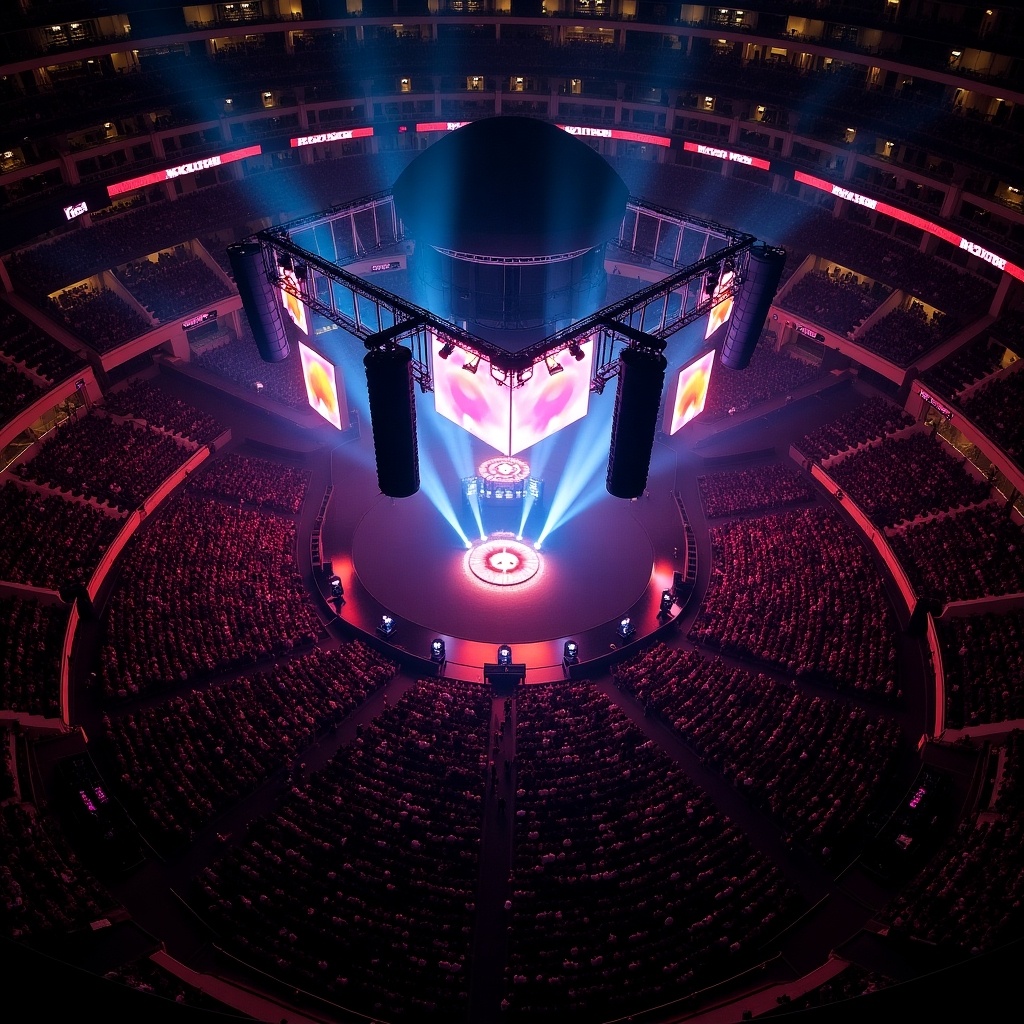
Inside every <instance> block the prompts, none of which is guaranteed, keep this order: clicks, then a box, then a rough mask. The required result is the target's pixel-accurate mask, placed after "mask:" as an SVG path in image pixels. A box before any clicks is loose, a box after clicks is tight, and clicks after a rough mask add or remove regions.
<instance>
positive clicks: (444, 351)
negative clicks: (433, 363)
mask: <svg viewBox="0 0 1024 1024" xmlns="http://www.w3.org/2000/svg"><path fill="white" fill-rule="evenodd" d="M454 351H455V346H454V345H453V344H452V343H451V342H450V341H446V342H445V343H444V344H443V345H442V346H441V348H440V350H439V351H438V353H437V354H438V355H439V356H440V357H441V358H442V359H447V358H448V357H449V356H450V355H451V354H452V353H453V352H454Z"/></svg>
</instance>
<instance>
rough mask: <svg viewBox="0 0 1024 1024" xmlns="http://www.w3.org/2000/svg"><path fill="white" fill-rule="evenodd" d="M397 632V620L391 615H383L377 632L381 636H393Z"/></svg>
mask: <svg viewBox="0 0 1024 1024" xmlns="http://www.w3.org/2000/svg"><path fill="white" fill-rule="evenodd" d="M394 631H395V620H394V618H393V617H392V616H390V615H386V614H385V615H382V616H381V617H380V625H379V626H378V627H377V632H378V633H380V635H381V636H391V634H392V633H394Z"/></svg>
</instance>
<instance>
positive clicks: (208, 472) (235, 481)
mask: <svg viewBox="0 0 1024 1024" xmlns="http://www.w3.org/2000/svg"><path fill="white" fill-rule="evenodd" d="M309 479H310V472H309V470H308V469H297V468H296V467H294V466H286V465H284V464H283V463H280V462H272V461H271V460H270V459H261V458H257V457H255V456H252V455H242V454H240V453H239V452H228V453H227V454H226V455H223V456H221V457H220V458H218V459H217V460H216V461H214V462H212V463H210V464H209V465H208V467H206V469H205V472H200V473H198V474H197V475H196V476H194V477H193V478H192V479H191V480H190V481H189V485H188V489H189V492H190V493H191V494H196V495H204V496H208V497H214V496H216V497H219V498H224V499H227V500H228V501H232V502H238V504H239V505H240V506H241V505H250V506H253V507H255V508H257V509H259V510H260V511H263V510H266V511H268V512H280V513H282V514H283V515H297V514H298V512H299V510H300V509H301V508H302V502H303V501H304V500H305V497H306V489H307V488H308V487H309Z"/></svg>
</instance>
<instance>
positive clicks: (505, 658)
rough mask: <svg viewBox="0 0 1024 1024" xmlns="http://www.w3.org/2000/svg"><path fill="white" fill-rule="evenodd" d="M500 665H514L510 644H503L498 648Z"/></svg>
mask: <svg viewBox="0 0 1024 1024" xmlns="http://www.w3.org/2000/svg"><path fill="white" fill-rule="evenodd" d="M498 664H499V665H511V664H512V648H511V647H509V645H508V644H502V645H501V646H500V647H499V648H498Z"/></svg>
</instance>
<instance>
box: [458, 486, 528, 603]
mask: <svg viewBox="0 0 1024 1024" xmlns="http://www.w3.org/2000/svg"><path fill="white" fill-rule="evenodd" d="M527 471H529V470H527ZM466 565H467V566H468V568H469V571H470V572H471V573H472V574H473V575H474V576H476V577H477V579H481V580H483V581H484V583H490V584H492V585H493V586H496V587H513V586H515V585H516V584H519V583H525V582H526V581H527V580H531V579H533V577H534V576H536V575H537V572H538V570H539V569H540V555H539V554H537V552H536V551H534V549H533V548H532V547H530V545H529V544H524V543H523V542H522V541H519V540H516V539H515V536H514V535H513V534H511V533H492V534H491V535H490V537H488V538H487V540H484V541H481V542H480V543H479V544H476V545H474V546H473V547H472V548H470V550H469V551H468V552H467V553H466Z"/></svg>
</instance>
